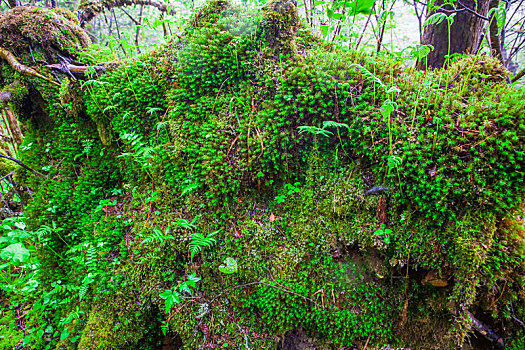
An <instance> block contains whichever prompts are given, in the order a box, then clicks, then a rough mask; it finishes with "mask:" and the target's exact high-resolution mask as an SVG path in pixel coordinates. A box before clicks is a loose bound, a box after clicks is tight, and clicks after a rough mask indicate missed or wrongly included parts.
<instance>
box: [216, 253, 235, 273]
mask: <svg viewBox="0 0 525 350" xmlns="http://www.w3.org/2000/svg"><path fill="white" fill-rule="evenodd" d="M237 270H238V264H237V260H235V259H234V258H230V257H227V258H226V259H225V260H224V264H223V265H221V266H219V271H220V272H222V273H228V274H229V273H235V272H237Z"/></svg>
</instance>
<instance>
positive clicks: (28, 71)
mask: <svg viewBox="0 0 525 350" xmlns="http://www.w3.org/2000/svg"><path fill="white" fill-rule="evenodd" d="M0 58H2V59H4V60H6V61H7V63H9V65H10V66H11V68H13V69H14V70H15V71H16V72H18V73H20V74H22V75H25V76H29V77H37V78H40V79H43V80H45V81H47V82H49V83H51V84H55V85H57V86H60V84H59V83H57V82H56V81H54V80H51V79H49V78H48V77H45V76H43V75H42V74H40V73H38V72H37V71H36V70H34V69H33V68H31V67H28V66H26V65H23V64H22V63H20V62H18V60H17V59H16V57H15V55H13V54H12V53H11V52H10V51H8V50H6V49H4V48H2V47H0Z"/></svg>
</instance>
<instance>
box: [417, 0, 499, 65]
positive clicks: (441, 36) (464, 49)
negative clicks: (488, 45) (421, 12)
mask: <svg viewBox="0 0 525 350" xmlns="http://www.w3.org/2000/svg"><path fill="white" fill-rule="evenodd" d="M489 2H490V0H477V1H476V0H464V1H462V2H461V3H462V4H463V5H464V6H465V7H466V8H468V9H470V10H473V11H475V12H476V13H478V14H480V15H482V16H485V17H486V16H487V13H488V8H489ZM476 3H477V6H476ZM435 5H436V6H440V5H443V0H437V1H436V2H435ZM465 7H463V6H462V5H460V4H458V5H457V10H458V11H459V12H457V13H456V16H455V17H454V23H452V26H451V27H450V54H451V55H452V54H454V53H475V52H476V50H477V48H478V46H479V42H480V39H481V37H482V34H483V28H484V26H485V24H486V21H485V20H483V19H482V18H480V17H478V16H476V15H475V14H472V13H471V12H469V11H467V10H464V9H465ZM442 9H443V10H438V11H437V12H443V13H445V14H446V15H450V14H451V12H450V11H453V10H454V8H452V7H451V6H448V5H447V6H444V7H443V8H442ZM447 11H449V12H447ZM434 13H436V12H435V11H428V12H427V18H428V17H430V16H432V15H433V14H434ZM421 43H422V44H423V45H427V44H430V45H432V46H433V47H434V50H433V51H431V52H430V54H429V55H428V56H427V64H425V61H420V62H418V68H420V69H425V67H426V66H428V67H431V68H441V67H443V64H444V63H445V56H446V55H447V54H448V44H449V43H448V24H447V20H443V21H442V22H441V23H440V24H438V25H428V26H426V27H425V29H424V32H423V40H422V42H421Z"/></svg>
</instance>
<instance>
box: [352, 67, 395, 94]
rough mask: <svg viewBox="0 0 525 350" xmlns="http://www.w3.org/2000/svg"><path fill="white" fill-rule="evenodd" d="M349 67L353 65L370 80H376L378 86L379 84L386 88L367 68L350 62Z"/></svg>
mask: <svg viewBox="0 0 525 350" xmlns="http://www.w3.org/2000/svg"><path fill="white" fill-rule="evenodd" d="M350 67H355V68H357V69H359V70H360V71H361V72H362V73H363V74H364V75H365V76H367V77H368V78H370V80H372V81H374V82H376V83H377V84H378V85H379V86H381V87H382V88H383V89H385V90H386V85H385V84H383V82H382V81H381V80H380V79H379V78H378V77H376V76H375V75H374V74H372V72H370V71H369V70H368V69H366V68H365V67H363V66H362V65H360V64H357V63H352V64H351V65H350Z"/></svg>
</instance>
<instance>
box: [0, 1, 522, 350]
mask: <svg viewBox="0 0 525 350" xmlns="http://www.w3.org/2000/svg"><path fill="white" fill-rule="evenodd" d="M0 44H1V43H0ZM11 49H13V48H11ZM87 50H88V52H89V48H88V49H87ZM44 69H45V68H44ZM10 70H12V68H11V67H10V66H8V65H5V64H4V66H3V67H2V73H4V72H8V71H10ZM2 77H3V81H2V84H4V85H5V86H8V85H10V84H11V83H12V81H10V80H9V79H10V77H11V78H12V80H14V79H15V78H16V74H13V75H12V76H10V75H8V74H4V75H2ZM507 77H508V72H507V71H506V70H505V69H504V68H503V66H501V64H500V63H499V62H498V61H497V60H494V59H491V58H487V57H468V58H464V59H462V60H459V61H457V62H455V63H453V64H451V66H450V68H449V69H448V70H435V71H432V72H420V71H415V70H412V69H407V68H403V67H402V66H401V64H400V63H399V62H396V61H395V60H393V59H392V58H391V57H388V56H382V55H375V56H369V55H367V54H365V53H362V52H354V51H349V52H340V51H336V50H335V49H334V48H333V47H332V46H331V45H329V44H327V43H326V42H324V41H322V40H321V39H320V38H318V37H317V36H316V35H314V34H313V33H311V32H310V31H309V29H308V28H307V26H306V25H305V24H304V23H302V22H301V21H300V20H299V19H298V18H297V13H296V8H295V5H294V4H293V3H292V2H290V1H276V2H272V3H270V4H268V5H267V6H265V8H264V9H263V11H262V12H261V13H251V12H248V11H247V10H244V9H240V8H237V7H235V6H233V5H231V4H229V3H228V2H226V1H223V0H215V1H210V2H208V3H207V4H206V5H205V6H204V7H203V8H202V9H201V10H200V11H197V12H196V14H195V16H194V17H193V18H192V20H191V21H190V24H189V25H188V28H186V31H185V35H184V36H183V37H182V38H180V39H175V40H174V41H172V42H171V43H170V44H169V45H166V46H165V47H163V48H161V49H159V50H157V51H155V52H151V53H149V54H145V55H142V56H140V57H137V58H133V59H129V60H126V61H122V62H120V63H119V64H114V65H111V66H107V67H106V70H105V71H104V74H102V75H100V76H98V77H94V79H93V80H92V81H90V82H89V83H84V84H83V87H82V88H81V87H80V84H79V83H78V82H74V81H71V80H69V79H65V80H64V81H63V82H62V84H61V87H60V89H58V88H56V87H54V86H50V85H49V84H47V83H45V82H42V81H40V82H39V81H38V79H32V78H27V77H26V78H25V79H28V80H27V81H28V82H30V83H32V85H31V86H33V88H34V89H37V91H38V92H39V95H40V96H41V97H42V99H43V101H42V102H41V103H40V105H41V106H42V111H43V113H44V114H45V115H47V116H48V119H47V122H46V123H42V121H41V120H39V119H35V118H28V119H24V120H25V123H26V129H27V131H25V132H24V134H25V140H24V144H23V147H22V149H23V152H22V154H23V160H24V162H25V163H26V164H27V165H28V166H30V167H31V168H33V169H36V170H39V171H42V172H45V173H46V174H47V176H48V179H47V180H45V179H42V178H36V177H27V176H26V177H25V178H23V179H24V181H25V182H24V184H26V185H29V186H30V187H31V188H32V189H33V190H34V194H33V195H34V201H33V202H31V203H30V204H29V206H28V208H27V210H26V214H25V215H26V217H27V218H29V219H28V221H27V225H28V230H33V231H35V232H40V236H38V237H41V239H42V240H41V241H39V242H42V243H41V244H40V245H38V249H37V251H38V261H39V270H38V271H39V274H38V283H39V291H35V296H34V298H35V302H36V301H38V302H40V300H42V302H40V304H39V305H41V306H39V307H40V308H44V310H53V312H54V313H53V315H52V316H48V317H49V319H50V321H48V319H46V320H43V319H42V318H39V316H38V313H37V312H34V313H30V314H28V316H26V319H27V320H28V322H32V323H33V324H34V325H35V327H41V326H42V325H45V326H47V324H48V323H47V322H49V324H52V325H53V327H54V329H60V330H64V329H65V327H67V330H66V333H62V334H63V336H56V335H53V334H48V333H46V332H47V331H46V332H44V336H43V337H42V338H38V339H36V338H35V339H33V340H32V341H33V342H34V344H33V345H34V346H37V345H35V344H41V343H45V342H49V343H51V344H53V345H54V346H56V347H58V348H60V347H62V348H74V347H78V348H80V349H124V348H129V347H135V348H144V349H147V348H151V347H153V346H156V345H160V344H161V343H164V344H167V343H168V342H172V343H173V344H181V343H182V344H184V345H183V346H184V347H185V348H189V349H197V348H199V346H200V347H212V348H213V347H217V346H222V345H223V344H224V343H228V344H229V345H231V346H233V347H239V348H241V347H243V346H249V347H250V348H254V349H263V348H272V347H273V346H276V345H277V344H285V343H286V344H289V346H297V344H307V345H308V346H311V347H316V348H319V349H323V348H330V347H331V346H332V347H333V346H338V347H352V346H356V347H358V348H363V347H367V348H374V347H375V348H380V347H381V346H383V345H384V344H390V345H391V346H392V347H400V346H403V347H411V348H422V349H449V348H454V347H455V346H456V345H458V344H462V343H464V342H465V341H466V340H465V336H467V335H468V336H469V340H467V342H468V341H470V342H474V343H475V342H476V341H478V340H477V339H479V338H480V337H479V336H477V335H476V332H483V331H487V330H490V332H491V335H490V337H489V338H490V339H491V341H492V340H493V341H494V342H499V341H500V340H499V338H498V339H493V338H495V336H493V335H495V334H497V335H498V337H502V339H501V341H502V342H504V344H505V346H506V347H507V348H510V349H519V348H522V345H523V344H524V339H525V337H524V334H525V333H524V330H523V329H522V328H521V326H520V324H519V322H517V321H516V320H520V321H521V320H523V319H524V318H525V317H524V316H525V303H524V300H525V298H523V297H524V276H525V271H524V264H523V257H524V246H523V237H524V236H525V234H524V229H523V220H522V217H520V212H521V211H522V210H523V207H522V205H523V204H522V203H523V198H524V194H525V185H524V176H523V175H524V174H523V171H524V170H523V168H524V165H525V161H524V160H525V153H524V151H523V150H524V144H525V112H524V110H523V100H524V99H525V91H524V90H523V89H513V88H512V87H511V86H509V85H508V84H507ZM17 101H19V102H20V103H19V104H21V105H27V104H24V101H25V102H27V101H26V100H23V99H19V100H17ZM14 110H15V111H16V109H14ZM20 111H23V108H22V109H20ZM21 114H22V113H21ZM24 146H25V147H24ZM43 165H45V166H46V167H45V168H44V167H43ZM521 215H522V214H521ZM38 229H40V231H37V230H38ZM196 242H200V245H198V244H197V243H196ZM40 290H41V291H42V292H40ZM190 292H191V295H190V294H189V293H190ZM38 293H41V294H38ZM177 301H179V302H178V303H177ZM473 321H474V322H475V324H473ZM0 325H1V324H0ZM42 329H45V327H44V326H42ZM46 337H47V338H46ZM46 339H47V340H46ZM39 342H40V343H39ZM77 344H78V346H77ZM290 344H292V345H290ZM293 344H295V345H293ZM174 346H175V345H174Z"/></svg>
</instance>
